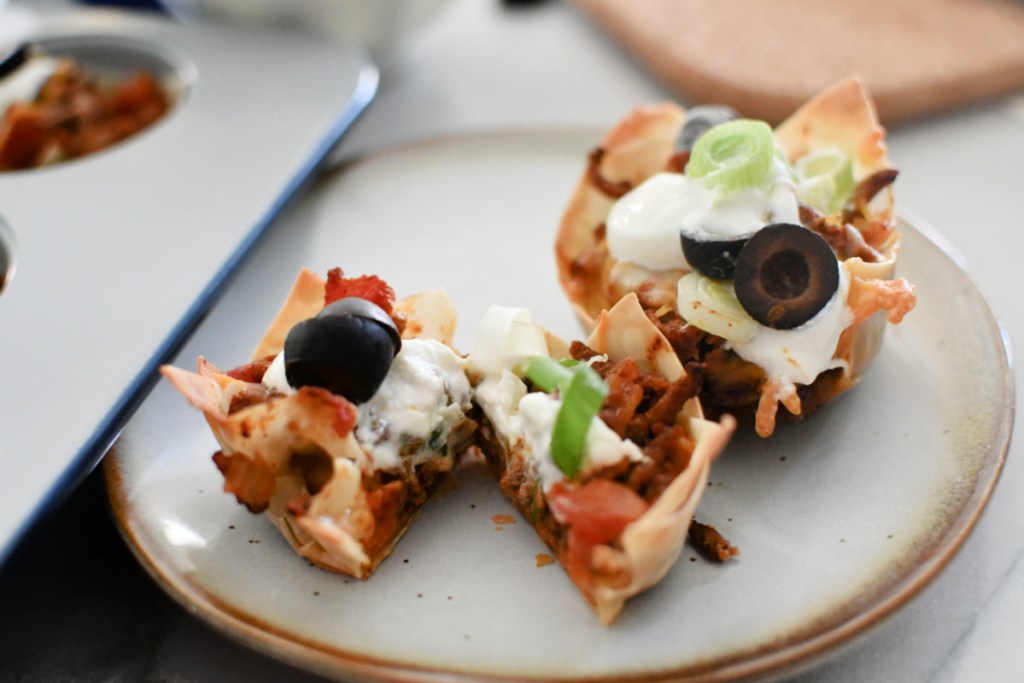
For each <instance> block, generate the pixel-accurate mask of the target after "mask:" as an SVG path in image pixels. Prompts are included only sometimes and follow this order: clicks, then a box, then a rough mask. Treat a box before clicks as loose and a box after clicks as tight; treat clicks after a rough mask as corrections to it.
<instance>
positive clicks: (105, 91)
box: [0, 44, 171, 171]
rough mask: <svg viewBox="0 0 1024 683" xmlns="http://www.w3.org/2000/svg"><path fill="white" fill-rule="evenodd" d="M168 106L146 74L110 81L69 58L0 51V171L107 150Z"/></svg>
mask: <svg viewBox="0 0 1024 683" xmlns="http://www.w3.org/2000/svg"><path fill="white" fill-rule="evenodd" d="M170 105H171V99H170V96H169V95H168V93H167V92H166V91H165V89H164V87H163V86H162V85H161V84H160V83H159V82H158V81H157V79H156V78H154V76H153V75H152V74H150V73H148V72H145V71H139V72H137V73H136V74H135V75H133V76H131V77H129V78H125V79H120V80H117V81H111V82H107V80H105V79H101V78H100V77H98V76H97V75H95V74H93V73H90V71H89V70H88V69H86V68H85V67H84V66H82V65H81V64H78V63H77V62H75V61H74V60H73V59H71V58H68V57H55V56H50V55H46V54H43V53H42V52H40V51H39V50H37V49H35V48H33V47H31V46H30V45H28V44H23V45H21V46H19V47H17V48H16V49H14V50H13V51H11V52H9V53H8V54H6V55H2V54H0V171H12V170H20V169H27V168H38V167H41V166H47V165H49V164H53V163H57V162H60V161H65V160H68V159H76V158H79V157H83V156H85V155H88V154H92V153H93V152H97V151H99V150H101V149H105V148H107V147H110V146H111V145H113V144H116V143H118V142H120V141H122V140H125V139H126V138H129V137H131V136H133V135H135V134H136V133H138V132H140V131H141V130H143V129H145V128H147V127H148V126H150V125H152V124H153V123H155V122H156V121H158V120H159V119H160V118H161V117H163V116H164V114H166V113H167V111H168V109H169V108H170Z"/></svg>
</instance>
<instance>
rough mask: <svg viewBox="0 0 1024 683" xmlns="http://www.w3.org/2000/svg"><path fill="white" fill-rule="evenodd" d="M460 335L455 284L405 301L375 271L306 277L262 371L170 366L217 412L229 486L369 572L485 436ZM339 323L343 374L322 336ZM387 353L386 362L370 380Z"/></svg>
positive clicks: (213, 416)
mask: <svg viewBox="0 0 1024 683" xmlns="http://www.w3.org/2000/svg"><path fill="white" fill-rule="evenodd" d="M339 307H340V308H341V309H345V310H344V311H342V313H340V314H337V312H338V311H339ZM351 310H355V311H356V313H355V314H352V313H350V311H351ZM364 311H369V313H366V314H365V315H364ZM374 316H376V317H374ZM382 316H383V317H382ZM325 319H327V320H329V324H325V323H323V322H322V321H323V320H325ZM339 320H340V321H341V323H340V325H341V326H340V327H333V325H335V324H336V323H337V321H339ZM454 328H455V313H454V310H453V309H452V306H451V303H450V301H449V300H448V298H447V295H446V294H444V292H443V291H441V290H435V291H430V292H424V293H422V294H418V295H415V296H413V297H409V298H407V299H403V300H400V301H398V302H397V303H395V302H394V293H393V292H392V290H391V288H390V287H389V286H387V284H386V283H384V282H383V281H381V280H379V278H376V277H375V276H364V277H360V278H353V279H349V278H344V277H343V276H342V274H341V271H340V270H339V269H335V270H334V271H331V273H329V274H328V280H327V281H325V280H323V279H322V278H320V277H318V276H317V275H315V274H314V273H312V272H310V271H308V270H303V271H302V272H301V273H300V275H299V277H298V279H297V280H296V282H295V284H294V286H293V288H292V290H291V293H290V294H289V296H288V298H287V300H286V301H285V303H284V305H283V306H282V308H281V310H280V312H279V313H278V315H277V317H276V319H275V320H274V322H273V323H272V324H271V326H270V328H269V329H268V331H267V333H266V334H265V336H264V338H263V339H262V340H261V341H260V343H259V344H258V345H257V348H256V351H255V352H254V354H253V357H252V362H251V363H249V364H247V365H243V366H240V367H238V368H235V369H234V370H231V371H228V372H221V371H220V370H218V369H217V368H216V367H214V366H213V365H212V364H210V363H209V362H207V361H206V360H205V359H203V358H200V359H199V369H198V372H197V373H192V372H187V371H184V370H181V369H179V368H175V367H172V366H164V367H162V368H161V372H162V373H163V375H164V376H165V377H166V378H167V379H168V380H169V381H170V382H171V383H172V384H173V385H174V387H175V388H177V389H178V390H179V391H180V392H181V393H182V394H183V395H184V396H185V398H186V399H188V401H189V402H190V403H191V404H192V405H193V406H195V407H196V408H198V409H199V410H201V411H202V412H203V414H204V416H205V417H206V420H207V422H208V424H209V426H210V428H211V430H212V431H213V434H214V436H215V437H216V439H217V441H218V442H219V444H220V447H221V450H220V451H218V452H217V453H216V454H215V455H214V456H213V459H214V462H215V463H216V466H217V468H218V469H219V470H220V471H221V473H222V474H223V475H224V490H225V491H226V492H228V493H231V494H233V495H234V496H235V497H236V498H237V500H238V502H239V503H242V504H243V505H245V506H246V507H247V508H248V509H249V510H250V511H251V512H253V513H259V512H265V513H266V515H267V516H268V517H269V518H270V520H271V521H272V522H273V523H274V524H275V525H276V526H277V528H278V529H279V530H280V532H281V534H282V535H283V536H284V538H285V539H286V540H287V541H288V543H289V544H291V546H292V547H293V548H294V549H295V551H296V552H297V553H298V554H299V555H301V556H303V557H305V558H307V559H308V560H309V561H310V562H312V563H314V564H316V565H317V566H320V567H322V568H324V569H328V570H331V571H336V572H342V573H345V574H349V575H351V576H354V577H356V578H366V577H367V576H369V575H370V574H371V573H372V572H373V570H374V569H375V568H376V567H377V565H378V564H379V563H380V562H381V561H382V560H383V559H384V558H385V557H387V556H388V554H389V553H390V552H391V550H392V548H393V547H394V545H395V543H396V542H397V541H398V540H399V538H400V537H401V536H402V534H403V533H404V532H405V531H406V530H407V529H408V528H409V526H410V525H411V524H412V522H413V521H414V520H415V519H416V517H417V515H418V514H419V512H420V510H421V509H422V506H423V505H424V503H425V502H426V500H427V499H428V498H429V497H430V495H431V494H432V493H433V492H434V491H435V490H436V489H437V488H438V486H439V485H440V483H441V482H442V480H443V479H444V477H445V476H447V474H448V473H449V472H450V471H451V469H452V468H453V466H454V464H455V462H456V459H457V456H458V454H459V453H461V451H462V450H463V449H464V448H465V447H467V446H468V445H469V442H470V441H471V439H472V434H473V431H474V428H475V425H474V423H473V422H472V421H471V420H470V419H469V418H468V417H467V416H466V412H467V410H468V409H469V407H470V387H469V383H468V380H467V378H466V376H465V373H464V370H463V364H464V362H463V359H462V358H461V357H460V356H459V355H458V354H456V353H455V352H454V351H453V350H452V349H451V348H450V347H449V346H448V345H449V344H450V343H451V335H452V333H453V332H454ZM325 329H326V330H327V332H326V334H327V336H328V346H329V347H331V348H330V349H328V352H329V353H330V354H336V353H337V352H336V350H333V349H335V345H337V344H343V345H344V344H348V346H345V347H344V348H343V349H342V351H341V353H342V354H343V356H345V357H343V358H342V359H341V360H340V361H339V362H340V363H342V366H343V367H342V369H341V370H338V369H337V367H336V366H331V365H330V363H333V362H335V361H334V360H332V359H330V358H328V360H324V357H323V355H322V354H321V348H322V347H323V345H322V344H321V342H320V341H315V339H316V338H317V335H319V334H321V331H322V330H325ZM338 330H341V331H342V332H343V333H344V334H343V335H341V337H339V336H338ZM353 330H355V332H353ZM364 330H365V331H364ZM399 332H400V334H399ZM345 335H349V337H351V338H355V339H356V341H354V342H351V343H350V342H348V341H346V338H348V337H345ZM342 337H345V338H342ZM307 339H314V341H307ZM296 340H297V341H296ZM362 340H366V344H367V345H369V346H368V347H366V346H361V344H363V341H362ZM381 348H383V349H384V351H383V354H384V356H385V362H384V365H385V367H378V369H377V370H372V371H369V372H370V373H371V374H373V372H377V376H375V377H370V378H369V379H367V378H366V377H364V376H363V374H362V373H363V371H364V370H363V368H365V367H368V366H377V365H378V364H379V363H380V362H381V361H380V360H379V357H380V356H379V354H378V355H375V354H377V352H378V351H380V349H381ZM285 351H287V356H288V357H287V358H286V357H285V353H284V352H285ZM318 354H320V355H318ZM352 359H354V364H355V365H358V366H361V367H360V368H359V369H357V370H353V366H352V364H348V365H345V363H347V361H348V360H352ZM325 363H326V364H327V365H328V366H330V367H325V365H324V364H325ZM353 377H354V378H355V379H353ZM293 385H294V386H293Z"/></svg>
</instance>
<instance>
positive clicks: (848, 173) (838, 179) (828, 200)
mask: <svg viewBox="0 0 1024 683" xmlns="http://www.w3.org/2000/svg"><path fill="white" fill-rule="evenodd" d="M796 173H797V176H798V177H799V179H800V185H799V188H798V191H797V195H798V196H799V198H800V201H801V202H803V203H804V204H806V205H807V206H810V207H811V208H813V209H817V210H818V211H822V212H824V213H825V214H834V213H839V212H840V211H842V209H843V206H844V205H845V204H846V200H847V199H849V197H850V195H852V194H853V190H854V186H855V184H854V180H853V162H852V161H851V160H850V156H849V155H848V154H846V153H845V152H843V151H841V150H838V149H825V150H821V151H819V152H814V153H812V154H808V155H807V156H805V157H802V158H801V159H800V160H799V161H797V162H796Z"/></svg>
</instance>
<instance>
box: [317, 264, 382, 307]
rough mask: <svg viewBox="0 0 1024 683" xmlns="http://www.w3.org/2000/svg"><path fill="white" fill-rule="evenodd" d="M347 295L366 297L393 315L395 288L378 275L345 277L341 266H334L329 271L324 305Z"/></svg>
mask: <svg viewBox="0 0 1024 683" xmlns="http://www.w3.org/2000/svg"><path fill="white" fill-rule="evenodd" d="M346 297H358V298H360V299H366V300H367V301H369V302H371V303H374V304H376V305H378V306H380V307H381V308H382V309H384V312H385V313H387V314H388V315H391V312H392V310H394V307H395V290H393V289H391V287H390V285H388V283H386V282H384V280H381V279H380V278H379V277H377V276H376V275H361V276H359V277H353V278H347V277H344V275H343V273H342V271H341V268H332V269H331V270H330V271H328V273H327V288H326V292H325V294H324V306H327V305H330V304H332V303H334V302H335V301H337V300H338V299H344V298H346Z"/></svg>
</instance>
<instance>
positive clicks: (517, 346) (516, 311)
mask: <svg viewBox="0 0 1024 683" xmlns="http://www.w3.org/2000/svg"><path fill="white" fill-rule="evenodd" d="M546 355H548V342H547V339H546V338H545V337H544V330H542V329H541V327H540V326H539V325H537V324H536V323H534V322H533V317H532V316H531V315H530V311H528V310H527V309H525V308H510V307H508V306H491V307H489V308H488V309H487V310H486V311H485V312H484V317H483V318H482V319H481V320H480V326H479V327H477V330H476V337H475V338H474V339H473V346H472V347H471V348H470V350H469V357H468V358H467V359H466V368H467V369H468V370H469V371H470V372H471V373H473V374H476V375H481V376H485V377H487V376H497V375H501V373H502V372H503V371H505V370H512V369H514V368H516V367H517V366H519V365H521V364H522V363H524V362H526V361H527V360H528V359H530V358H534V357H535V356H546Z"/></svg>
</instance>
